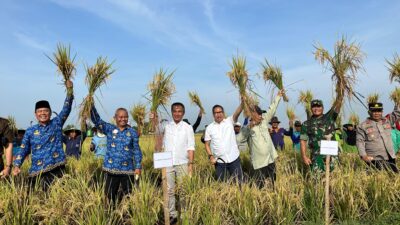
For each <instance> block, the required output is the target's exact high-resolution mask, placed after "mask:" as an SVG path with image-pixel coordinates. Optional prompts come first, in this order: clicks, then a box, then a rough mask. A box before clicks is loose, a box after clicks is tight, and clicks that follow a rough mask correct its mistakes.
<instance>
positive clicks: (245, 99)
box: [227, 55, 255, 117]
mask: <svg viewBox="0 0 400 225" xmlns="http://www.w3.org/2000/svg"><path fill="white" fill-rule="evenodd" d="M230 67H231V71H229V72H227V76H228V77H229V79H230V80H231V82H232V84H233V86H235V87H236V88H237V89H238V90H239V96H240V99H241V104H242V107H243V111H244V114H245V115H246V116H247V117H249V116H251V109H252V108H253V107H254V104H255V99H254V97H253V96H251V95H250V94H249V91H251V88H250V84H249V75H248V73H247V70H246V58H245V57H243V56H239V55H238V56H236V57H232V62H231V63H230Z"/></svg>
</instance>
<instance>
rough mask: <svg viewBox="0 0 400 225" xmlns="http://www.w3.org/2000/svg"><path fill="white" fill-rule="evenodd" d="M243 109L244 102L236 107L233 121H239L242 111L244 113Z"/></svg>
mask: <svg viewBox="0 0 400 225" xmlns="http://www.w3.org/2000/svg"><path fill="white" fill-rule="evenodd" d="M242 111H243V107H242V104H239V106H238V107H237V108H236V110H235V112H234V113H233V115H232V120H233V123H236V122H237V121H238V118H239V116H240V113H242Z"/></svg>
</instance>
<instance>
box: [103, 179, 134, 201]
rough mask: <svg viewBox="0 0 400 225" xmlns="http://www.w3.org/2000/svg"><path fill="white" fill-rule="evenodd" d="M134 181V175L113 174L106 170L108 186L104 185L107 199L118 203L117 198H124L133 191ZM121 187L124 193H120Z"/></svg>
mask: <svg viewBox="0 0 400 225" xmlns="http://www.w3.org/2000/svg"><path fill="white" fill-rule="evenodd" d="M133 181H134V176H133V175H125V174H111V173H107V172H106V186H105V187H104V192H105V195H106V196H107V199H108V200H109V201H112V202H113V203H116V202H117V200H118V201H120V200H122V198H123V197H124V196H125V195H127V194H129V193H131V191H132V182H133ZM120 187H121V190H122V193H121V194H118V191H119V188H120Z"/></svg>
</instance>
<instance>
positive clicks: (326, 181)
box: [325, 155, 331, 225]
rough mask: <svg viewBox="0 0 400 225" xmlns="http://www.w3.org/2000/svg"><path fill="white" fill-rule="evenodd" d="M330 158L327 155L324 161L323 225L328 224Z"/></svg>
mask: <svg viewBox="0 0 400 225" xmlns="http://www.w3.org/2000/svg"><path fill="white" fill-rule="evenodd" d="M330 161H331V156H330V155H327V156H326V160H325V225H329V224H330V214H329V177H330Z"/></svg>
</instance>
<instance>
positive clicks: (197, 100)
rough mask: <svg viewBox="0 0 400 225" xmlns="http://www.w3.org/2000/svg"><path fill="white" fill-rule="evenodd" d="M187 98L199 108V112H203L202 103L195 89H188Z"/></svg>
mask: <svg viewBox="0 0 400 225" xmlns="http://www.w3.org/2000/svg"><path fill="white" fill-rule="evenodd" d="M189 98H190V101H191V102H192V104H195V105H197V106H198V107H199V108H200V113H201V114H205V111H204V108H203V104H201V101H200V98H199V96H198V95H197V93H196V92H195V91H189Z"/></svg>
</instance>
